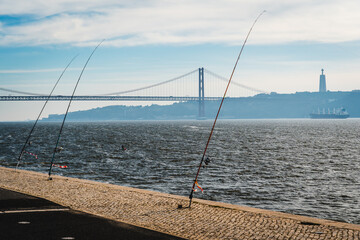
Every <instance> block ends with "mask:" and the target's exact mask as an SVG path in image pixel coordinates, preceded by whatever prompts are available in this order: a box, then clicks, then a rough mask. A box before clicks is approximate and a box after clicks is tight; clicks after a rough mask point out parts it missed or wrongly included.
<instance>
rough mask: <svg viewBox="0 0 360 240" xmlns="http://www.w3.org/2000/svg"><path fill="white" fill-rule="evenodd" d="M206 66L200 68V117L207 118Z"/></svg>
mask: <svg viewBox="0 0 360 240" xmlns="http://www.w3.org/2000/svg"><path fill="white" fill-rule="evenodd" d="M204 98H205V94H204V68H199V119H203V118H205V100H204Z"/></svg>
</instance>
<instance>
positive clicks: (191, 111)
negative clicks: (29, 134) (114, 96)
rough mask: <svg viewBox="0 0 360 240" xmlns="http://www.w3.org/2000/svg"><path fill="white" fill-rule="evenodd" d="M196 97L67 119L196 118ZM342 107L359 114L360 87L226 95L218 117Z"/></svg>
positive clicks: (212, 108) (208, 108)
mask: <svg viewBox="0 0 360 240" xmlns="http://www.w3.org/2000/svg"><path fill="white" fill-rule="evenodd" d="M219 104H220V102H219V101H206V103H205V115H206V118H214V116H215V114H216V112H217V109H218V107H219ZM198 105H199V103H198V102H197V101H188V102H180V103H174V104H172V105H166V106H160V105H155V104H154V105H151V106H122V105H120V106H108V107H103V108H95V109H91V110H86V111H77V112H71V113H69V115H68V118H67V119H68V120H69V121H113V120H174V119H196V118H197V117H198ZM339 107H344V108H346V109H347V111H348V112H349V113H350V117H360V91H352V92H326V93H318V92H315V93H310V92H299V93H294V94H276V93H271V94H258V95H256V96H254V97H247V98H227V99H226V100H225V102H224V105H223V108H222V110H221V114H220V118H223V119H244V118H308V117H309V114H310V113H311V112H313V111H317V110H318V109H323V108H325V109H328V108H329V109H331V110H332V109H333V108H339ZM62 119H63V115H57V114H53V115H50V116H49V117H48V118H45V119H43V121H60V120H62Z"/></svg>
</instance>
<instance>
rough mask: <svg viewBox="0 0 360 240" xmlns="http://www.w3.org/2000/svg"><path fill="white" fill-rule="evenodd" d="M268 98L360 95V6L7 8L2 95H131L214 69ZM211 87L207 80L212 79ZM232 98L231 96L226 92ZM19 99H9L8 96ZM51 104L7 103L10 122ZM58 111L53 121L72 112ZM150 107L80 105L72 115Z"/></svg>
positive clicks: (60, 107)
mask: <svg viewBox="0 0 360 240" xmlns="http://www.w3.org/2000/svg"><path fill="white" fill-rule="evenodd" d="M263 10H266V13H265V14H264V15H262V16H261V18H260V19H259V21H258V22H257V23H256V25H255V26H254V28H253V31H252V33H251V35H250V37H249V40H248V42H247V45H246V46H245V49H244V52H243V54H242V56H241V59H240V62H239V65H238V67H237V69H236V72H235V75H234V81H236V82H238V83H241V84H245V85H247V86H250V87H253V88H256V89H261V90H264V91H266V92H278V93H295V92H302V91H310V92H314V91H318V87H319V75H320V73H321V69H322V68H323V69H324V73H325V75H326V80H327V88H328V90H331V91H352V90H355V89H360V82H359V81H358V75H359V71H360V70H359V68H358V65H359V64H360V31H358V29H360V14H359V10H360V1H358V0H345V1H344V0H315V1H314V0H291V1H288V0H253V1H247V0H222V1H215V0H207V1H204V0H197V1H190V0H183V1H175V0H132V1H128V0H127V1H123V0H102V1H98V0H77V1H76V0H52V1H48V0H32V1H28V0H15V1H14V0H0V88H7V89H13V90H17V91H26V92H34V93H46V94H48V93H49V92H50V91H51V89H52V87H53V85H54V84H55V82H56V80H57V79H58V77H59V75H60V74H61V72H62V71H63V69H64V68H65V66H66V65H67V64H68V63H69V61H70V60H71V59H72V58H73V57H74V56H76V55H78V57H77V58H76V59H75V60H74V62H73V63H72V64H71V65H70V67H69V69H68V70H67V71H66V73H65V74H64V76H63V78H62V79H61V81H60V83H59V86H58V88H57V89H56V91H55V92H54V94H58V95H70V94H71V93H72V91H73V88H74V85H75V82H76V80H77V79H78V77H79V74H80V72H81V69H82V68H83V66H84V64H85V62H86V60H87V58H88V56H89V55H90V53H91V51H92V50H93V49H94V47H95V46H96V45H97V44H98V43H99V42H100V41H101V40H103V39H105V41H104V42H103V43H102V45H101V46H100V47H99V48H98V49H97V51H96V52H95V54H94V55H93V57H92V59H91V60H90V62H89V64H88V66H87V68H86V70H85V72H84V74H83V76H82V78H81V81H80V83H79V87H78V89H77V92H76V95H96V94H102V93H109V92H117V91H123V90H127V89H132V88H133V87H139V86H146V85H151V84H155V83H158V82H162V81H165V80H169V79H171V78H174V77H177V76H180V75H182V74H185V73H188V72H191V71H193V70H195V69H197V68H199V67H204V68H206V69H208V70H210V71H212V72H214V73H217V74H219V75H221V76H224V77H226V78H228V77H229V76H230V74H231V71H232V69H233V67H234V64H235V60H236V58H237V55H238V53H239V51H240V48H241V45H242V44H243V42H244V39H245V37H246V34H247V32H248V31H249V29H250V27H251V25H252V23H253V22H254V20H255V19H256V17H257V16H258V15H259V14H260V13H261V12H262V11H263ZM205 80H206V79H205ZM224 89H225V87H224ZM9 94H12V95H15V94H14V93H10V92H5V91H2V90H0V95H9ZM42 104H43V103H42V102H0V121H23V120H33V119H36V117H37V115H38V113H39V111H40V109H41V107H42ZM66 104H67V103H64V102H62V103H54V102H51V103H49V104H48V105H49V106H48V107H47V108H46V110H45V112H44V115H43V117H46V116H47V115H48V114H55V113H56V114H60V113H64V111H65V109H66ZM119 104H127V105H131V104H151V103H148V102H145V103H139V102H133V103H132V102H128V103H125V102H120V103H119V102H101V103H97V102H73V103H72V105H71V109H70V111H77V110H81V109H91V108H96V107H101V106H106V105H119Z"/></svg>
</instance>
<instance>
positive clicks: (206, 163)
mask: <svg viewBox="0 0 360 240" xmlns="http://www.w3.org/2000/svg"><path fill="white" fill-rule="evenodd" d="M210 162H211V160H210V158H209V157H206V158H205V160H204V163H205V165H203V168H205V167H206V166H207V165H209V163H210Z"/></svg>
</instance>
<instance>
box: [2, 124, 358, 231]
mask: <svg viewBox="0 0 360 240" xmlns="http://www.w3.org/2000/svg"><path fill="white" fill-rule="evenodd" d="M60 125H61V124H60V123H40V124H39V125H38V126H37V128H36V129H35V131H34V134H33V137H32V139H31V145H29V146H28V147H27V148H26V151H28V152H30V153H33V154H36V155H37V156H38V159H36V158H35V157H34V156H33V155H30V154H25V155H24V157H23V158H22V161H21V163H20V168H21V169H26V170H33V171H38V172H44V173H47V171H48V168H49V163H50V160H51V156H52V151H53V149H54V146H55V142H56V138H57V134H58V131H59V129H60ZM211 125H212V121H160V122H159V121H146V122H145V121H144V122H142V121H134V122H101V123H98V122H95V123H66V124H65V128H64V130H63V134H62V137H61V139H60V146H61V147H63V148H64V150H63V151H62V152H61V153H58V154H56V155H55V163H56V164H59V165H67V166H68V168H67V169H61V168H58V167H54V168H53V174H59V175H63V176H69V177H76V178H83V179H89V180H95V181H100V182H106V183H112V184H118V185H123V186H130V187H136V188H142V189H149V190H155V191H160V192H166V193H171V194H177V195H184V196H188V195H189V193H190V190H191V186H192V183H193V179H194V177H195V174H196V171H197V166H198V164H199V162H200V159H201V156H202V152H203V151H204V148H205V144H206V141H207V138H208V136H209V133H210V129H211ZM31 127H32V123H0V166H4V167H11V168H14V167H15V166H16V163H17V158H18V155H19V153H20V150H21V147H22V145H23V144H24V142H25V139H26V137H27V135H28V133H29V131H30V129H31ZM359 130H360V119H346V120H311V119H301V120H300V119H296V120H231V121H230V120H229V121H225V120H222V121H219V122H218V124H217V125H216V128H215V132H214V135H213V138H212V140H211V142H210V145H209V149H208V152H207V156H208V157H209V158H210V159H211V162H210V164H209V165H208V166H207V167H206V168H202V169H201V172H200V176H199V180H198V182H199V185H200V186H201V187H202V188H203V189H204V192H203V193H201V191H197V192H195V197H197V198H203V199H208V200H213V201H221V202H228V203H232V204H239V205H246V206H252V207H257V208H262V209H270V210H275V211H282V212H287V213H293V214H300V215H306V216H312V217H317V218H324V219H331V220H336V221H343V222H349V223H355V224H360V204H359V199H360V160H359V159H360V149H359V145H360V131H359ZM122 145H124V146H125V147H126V148H127V150H126V151H123V150H122V148H121V146H122Z"/></svg>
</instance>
